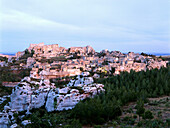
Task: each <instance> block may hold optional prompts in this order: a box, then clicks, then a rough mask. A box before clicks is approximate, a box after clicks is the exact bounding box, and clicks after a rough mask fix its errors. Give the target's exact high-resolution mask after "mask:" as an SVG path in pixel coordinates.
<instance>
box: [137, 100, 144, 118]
mask: <svg viewBox="0 0 170 128" xmlns="http://www.w3.org/2000/svg"><path fill="white" fill-rule="evenodd" d="M136 109H137V111H136V113H137V114H138V115H139V116H141V115H142V114H143V113H144V112H145V108H144V102H143V101H142V100H141V99H140V100H138V101H137V105H136Z"/></svg>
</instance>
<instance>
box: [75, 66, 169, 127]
mask: <svg viewBox="0 0 170 128" xmlns="http://www.w3.org/2000/svg"><path fill="white" fill-rule="evenodd" d="M169 71H170V67H168V68H161V69H160V70H158V69H153V70H147V71H146V72H144V71H141V72H135V71H133V70H131V72H130V73H127V72H122V73H121V74H120V75H117V76H112V77H108V78H100V79H98V80H96V82H98V83H102V84H104V85H105V93H103V94H100V95H99V96H96V97H95V98H93V99H89V100H85V101H82V102H80V103H78V104H77V105H76V106H75V108H74V109H73V112H72V116H73V117H75V118H77V119H80V122H81V123H83V124H93V123H94V124H102V123H104V122H106V121H108V120H110V119H113V118H115V117H117V116H119V115H120V114H121V109H120V106H123V105H125V104H127V103H128V102H132V101H136V100H137V99H139V100H138V102H139V103H138V106H137V109H138V110H137V113H138V114H139V115H140V116H141V115H142V114H143V113H144V107H143V104H144V102H147V98H148V97H158V96H161V95H169V92H170V85H169V83H170V72H169ZM160 90H161V91H160ZM146 114H147V113H146ZM132 123H133V121H132Z"/></svg>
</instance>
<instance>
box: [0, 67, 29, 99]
mask: <svg viewBox="0 0 170 128" xmlns="http://www.w3.org/2000/svg"><path fill="white" fill-rule="evenodd" d="M30 70H31V69H23V68H21V69H19V70H17V71H15V70H11V68H10V67H8V66H7V67H0V96H3V95H9V94H11V92H12V88H11V87H4V86H2V82H19V81H21V79H22V78H24V77H25V76H29V75H30Z"/></svg>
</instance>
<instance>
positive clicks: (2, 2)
mask: <svg viewBox="0 0 170 128" xmlns="http://www.w3.org/2000/svg"><path fill="white" fill-rule="evenodd" d="M0 6H1V7H0V52H5V53H15V52H17V51H22V50H24V49H25V48H27V47H29V44H30V43H39V42H44V43H45V44H59V46H63V47H70V46H86V45H91V46H92V47H93V48H94V49H95V50H96V51H100V50H102V49H109V50H120V51H122V52H128V51H134V52H142V51H143V52H150V53H151V52H156V53H170V0H0Z"/></svg>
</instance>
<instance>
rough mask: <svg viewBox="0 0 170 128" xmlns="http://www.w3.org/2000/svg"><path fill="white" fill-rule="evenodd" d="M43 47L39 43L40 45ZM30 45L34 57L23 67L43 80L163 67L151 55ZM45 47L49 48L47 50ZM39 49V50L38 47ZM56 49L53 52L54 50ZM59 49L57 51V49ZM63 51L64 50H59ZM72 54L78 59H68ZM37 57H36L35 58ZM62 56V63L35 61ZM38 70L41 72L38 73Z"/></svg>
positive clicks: (89, 48) (161, 63) (60, 61)
mask: <svg viewBox="0 0 170 128" xmlns="http://www.w3.org/2000/svg"><path fill="white" fill-rule="evenodd" d="M41 45H42V44H41ZM41 45H40V46H39V45H31V46H30V47H29V50H35V51H36V52H35V53H34V56H33V57H32V58H31V57H29V58H28V59H27V65H26V67H31V68H32V71H31V75H32V77H39V78H41V77H44V78H48V79H51V78H61V77H65V76H75V75H80V74H81V72H82V71H89V72H94V73H99V74H101V73H105V74H112V75H113V74H114V75H117V74H120V72H122V71H127V72H130V70H131V69H132V70H135V71H141V70H144V71H145V70H146V69H153V68H158V69H160V68H161V67H166V63H167V62H166V61H162V60H161V59H158V58H156V57H155V58H153V57H150V56H143V55H140V54H138V53H133V52H129V53H127V54H123V53H121V52H119V51H112V52H109V51H108V50H103V51H101V52H100V53H97V52H95V51H94V49H93V48H91V47H90V46H87V47H71V48H69V49H65V50H61V49H60V48H61V47H58V45H42V46H41ZM47 46H49V48H50V49H51V50H50V51H51V52H50V53H48V52H47V51H49V49H48V50H47ZM37 47H38V48H37ZM39 48H41V49H43V52H42V51H41V52H39V51H37V49H39ZM54 49H55V50H54ZM56 49H59V50H56ZM62 49H63V47H62ZM73 53H76V55H78V56H79V58H73V59H69V58H70V56H72V54H73ZM37 55H38V56H37ZM54 55H55V57H61V56H62V57H63V58H65V60H64V61H62V60H54V61H52V62H50V63H49V62H47V61H45V62H40V61H36V60H38V58H39V57H41V59H42V56H43V57H46V59H47V58H50V57H51V58H53V57H54ZM112 68H115V72H114V73H113V72H111V70H112ZM39 69H41V71H42V72H41V73H40V72H39Z"/></svg>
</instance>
